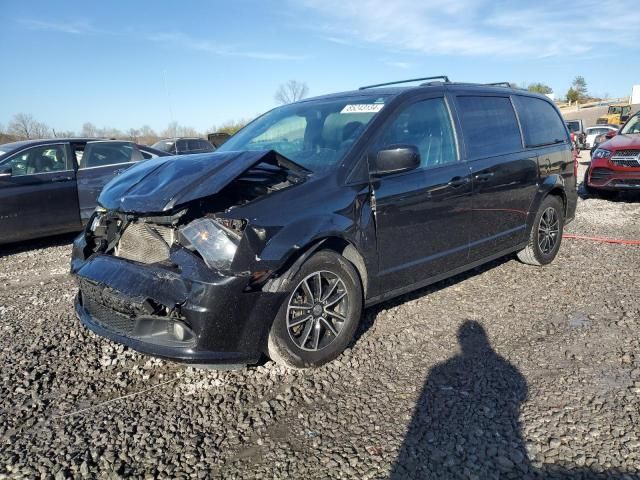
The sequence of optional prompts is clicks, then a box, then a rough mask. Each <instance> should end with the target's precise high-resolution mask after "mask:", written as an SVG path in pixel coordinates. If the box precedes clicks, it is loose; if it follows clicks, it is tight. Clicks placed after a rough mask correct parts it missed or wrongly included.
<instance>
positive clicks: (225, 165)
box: [71, 151, 309, 364]
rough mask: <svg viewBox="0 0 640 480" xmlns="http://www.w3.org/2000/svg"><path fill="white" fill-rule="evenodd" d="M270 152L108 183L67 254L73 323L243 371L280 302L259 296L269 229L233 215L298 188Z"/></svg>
mask: <svg viewBox="0 0 640 480" xmlns="http://www.w3.org/2000/svg"><path fill="white" fill-rule="evenodd" d="M308 176H309V172H308V171H307V170H305V169H304V168H303V167H301V166H299V165H297V164H295V163H293V162H291V161H289V160H288V159H286V158H284V157H282V156H281V155H279V154H278V153H276V152H274V151H266V152H265V151H260V152H228V153H213V154H205V155H198V156H191V157H189V158H188V159H185V158H180V157H166V158H164V159H158V161H149V162H145V164H144V165H140V166H139V167H137V168H134V169H130V170H128V171H127V172H125V173H124V174H122V175H121V176H119V177H117V178H116V179H114V180H113V181H112V182H111V183H110V184H109V185H107V187H106V188H105V190H104V191H103V193H102V194H101V196H100V198H99V203H100V207H99V208H98V209H97V210H96V212H95V213H94V215H93V217H92V218H91V220H90V222H89V223H88V225H87V227H86V229H85V231H84V232H83V234H82V235H80V236H79V237H78V238H77V239H76V241H75V243H74V248H73V256H72V263H71V269H72V273H74V274H75V275H76V277H77V278H78V282H79V287H80V290H79V293H78V297H77V301H76V307H75V308H76V313H77V316H78V317H79V318H80V320H81V321H82V322H83V323H84V325H85V326H87V327H88V328H89V329H91V330H93V331H94V332H96V333H98V334H99V335H102V336H104V337H107V338H110V339H112V340H114V341H117V342H119V343H123V344H125V345H128V346H130V347H132V348H134V349H136V350H138V351H141V352H144V353H149V354H152V355H156V356H160V357H165V358H171V359H174V360H181V361H185V362H192V363H233V364H239V363H254V362H256V361H257V360H258V359H259V357H260V355H261V353H262V349H263V345H264V341H265V336H266V335H267V333H268V328H269V322H267V321H265V319H272V318H273V317H274V316H275V315H276V313H277V311H278V308H279V307H280V305H281V304H282V302H283V296H284V295H285V294H283V293H281V292H274V291H268V289H264V288H262V287H263V286H264V283H265V282H266V281H267V280H268V279H269V277H270V276H271V274H272V273H273V269H274V268H276V266H275V265H270V264H268V262H267V264H265V262H262V261H261V258H260V254H261V252H262V250H263V249H264V248H265V245H266V244H267V242H268V241H269V239H270V238H271V236H272V235H273V234H274V233H276V232H277V231H278V228H279V227H277V226H275V227H274V226H264V225H259V224H257V219H255V218H245V217H244V216H243V214H242V207H243V206H244V205H248V204H251V203H252V202H255V201H257V200H260V199H262V198H264V197H266V196H269V195H272V194H274V193H276V192H279V191H282V190H286V189H289V188H291V187H293V186H295V185H298V184H301V183H304V182H305V181H306V179H307V177H308Z"/></svg>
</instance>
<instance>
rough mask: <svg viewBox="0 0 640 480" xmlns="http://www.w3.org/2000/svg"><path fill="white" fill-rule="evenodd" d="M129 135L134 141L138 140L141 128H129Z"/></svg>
mask: <svg viewBox="0 0 640 480" xmlns="http://www.w3.org/2000/svg"><path fill="white" fill-rule="evenodd" d="M127 135H129V138H130V139H131V140H132V141H134V142H137V141H138V137H139V136H140V130H138V129H137V128H130V129H129V130H127Z"/></svg>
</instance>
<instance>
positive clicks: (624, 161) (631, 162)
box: [611, 157, 640, 167]
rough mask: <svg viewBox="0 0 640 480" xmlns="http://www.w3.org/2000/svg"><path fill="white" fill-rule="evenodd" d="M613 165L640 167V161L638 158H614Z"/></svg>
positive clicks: (612, 159)
mask: <svg viewBox="0 0 640 480" xmlns="http://www.w3.org/2000/svg"><path fill="white" fill-rule="evenodd" d="M611 163H613V164H614V165H617V166H619V167H640V160H639V159H637V158H619V157H612V158H611Z"/></svg>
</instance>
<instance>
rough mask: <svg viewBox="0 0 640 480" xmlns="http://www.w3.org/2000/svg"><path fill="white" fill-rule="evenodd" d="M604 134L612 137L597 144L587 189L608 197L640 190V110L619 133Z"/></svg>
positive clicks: (588, 171) (589, 169)
mask: <svg viewBox="0 0 640 480" xmlns="http://www.w3.org/2000/svg"><path fill="white" fill-rule="evenodd" d="M605 137H611V138H609V139H607V141H605V142H603V143H601V144H600V145H598V148H596V150H595V151H594V152H593V156H592V158H591V165H590V166H589V168H588V169H587V171H586V172H585V176H584V181H583V184H584V188H585V190H586V191H587V193H589V194H592V195H599V196H602V197H606V198H612V197H615V196H616V195H617V194H618V193H619V192H620V191H625V190H640V112H639V113H636V114H635V115H633V116H632V117H631V118H629V120H627V122H626V123H625V124H624V125H623V126H622V128H620V130H619V132H615V131H613V132H609V133H606V134H605Z"/></svg>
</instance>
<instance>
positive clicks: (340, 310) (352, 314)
mask: <svg viewBox="0 0 640 480" xmlns="http://www.w3.org/2000/svg"><path fill="white" fill-rule="evenodd" d="M284 288H286V289H287V290H288V291H289V294H288V295H287V297H286V300H285V301H284V302H283V304H282V306H281V307H280V310H279V311H278V314H277V316H276V318H275V320H274V322H273V325H272V327H271V330H270V332H269V340H268V345H267V347H268V354H269V357H270V358H271V359H272V360H273V361H275V362H277V363H279V364H281V365H285V366H287V367H293V368H305V367H318V366H320V365H322V364H324V363H327V362H329V361H331V360H333V359H334V358H336V357H337V356H338V355H340V353H342V351H343V350H344V349H345V348H346V347H347V345H348V344H349V342H350V341H351V339H352V338H353V335H354V333H355V331H356V329H357V327H358V323H359V322H360V317H361V315H362V287H361V284H360V277H359V276H358V273H357V272H356V270H355V268H354V267H353V265H351V263H349V262H348V261H347V260H346V259H345V258H344V257H342V256H341V255H338V254H337V253H335V252H332V251H329V250H323V251H320V252H318V253H316V254H314V255H312V256H311V257H310V258H309V259H308V260H307V261H306V262H305V263H304V264H303V265H302V267H301V268H300V270H299V271H298V272H297V273H296V274H295V275H294V276H293V277H292V279H291V280H290V281H289V282H288V283H287V285H285V286H284Z"/></svg>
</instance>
